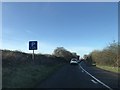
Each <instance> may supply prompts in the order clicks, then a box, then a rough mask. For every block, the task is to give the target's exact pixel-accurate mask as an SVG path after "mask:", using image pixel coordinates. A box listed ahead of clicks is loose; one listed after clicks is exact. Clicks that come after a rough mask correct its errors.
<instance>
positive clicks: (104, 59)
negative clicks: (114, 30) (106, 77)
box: [88, 42, 120, 67]
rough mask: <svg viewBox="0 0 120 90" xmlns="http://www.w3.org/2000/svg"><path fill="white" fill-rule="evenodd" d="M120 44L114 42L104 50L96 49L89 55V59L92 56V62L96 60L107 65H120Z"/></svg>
mask: <svg viewBox="0 0 120 90" xmlns="http://www.w3.org/2000/svg"><path fill="white" fill-rule="evenodd" d="M119 51H120V45H118V43H116V42H113V43H111V44H110V45H109V46H107V47H105V48H104V49H103V50H101V51H99V50H94V51H92V52H91V53H90V54H89V55H88V56H89V57H88V60H90V57H92V62H96V64H98V65H107V66H114V67H118V66H119V64H118V63H119V62H120V59H119V58H120V54H119Z"/></svg>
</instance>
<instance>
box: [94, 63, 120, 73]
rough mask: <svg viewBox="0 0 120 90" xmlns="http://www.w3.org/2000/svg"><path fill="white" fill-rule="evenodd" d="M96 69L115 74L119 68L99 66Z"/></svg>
mask: <svg viewBox="0 0 120 90" xmlns="http://www.w3.org/2000/svg"><path fill="white" fill-rule="evenodd" d="M96 67H98V68H100V69H104V70H107V71H111V72H115V73H120V71H119V70H120V67H112V66H101V65H96Z"/></svg>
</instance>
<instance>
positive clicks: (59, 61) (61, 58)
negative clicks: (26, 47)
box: [1, 47, 76, 88]
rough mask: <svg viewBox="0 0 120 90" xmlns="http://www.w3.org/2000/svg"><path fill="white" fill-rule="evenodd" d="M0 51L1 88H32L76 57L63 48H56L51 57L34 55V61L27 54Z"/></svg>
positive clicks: (30, 55)
mask: <svg viewBox="0 0 120 90" xmlns="http://www.w3.org/2000/svg"><path fill="white" fill-rule="evenodd" d="M1 51H2V87H3V88H34V87H35V86H36V85H37V84H38V83H40V82H41V81H42V80H44V79H46V78H47V77H48V76H50V75H52V74H53V73H54V72H55V71H57V70H58V69H59V68H60V67H61V66H63V65H65V64H66V63H68V62H69V61H70V59H71V58H72V57H76V54H72V53H71V52H69V51H67V50H66V49H64V48H63V47H58V48H56V49H55V50H54V52H53V54H52V55H50V54H35V60H34V61H33V60H32V54H29V53H24V52H20V51H11V50H1ZM68 56H69V57H68Z"/></svg>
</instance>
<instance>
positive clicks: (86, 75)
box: [37, 62, 118, 90]
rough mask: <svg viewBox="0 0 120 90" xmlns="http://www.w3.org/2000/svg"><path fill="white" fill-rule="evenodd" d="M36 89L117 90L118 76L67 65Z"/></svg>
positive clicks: (89, 67)
mask: <svg viewBox="0 0 120 90" xmlns="http://www.w3.org/2000/svg"><path fill="white" fill-rule="evenodd" d="M37 88H61V89H62V88H101V89H106V90H114V89H118V74H115V73H111V72H107V71H104V70H101V69H98V68H96V67H91V66H88V65H87V64H86V63H85V62H81V63H79V64H78V65H70V64H67V65H65V66H63V67H62V68H61V69H59V70H58V71H57V72H56V73H55V74H54V75H52V76H51V77H49V78H48V79H47V80H45V81H43V82H42V83H41V84H40V85H38V87H37Z"/></svg>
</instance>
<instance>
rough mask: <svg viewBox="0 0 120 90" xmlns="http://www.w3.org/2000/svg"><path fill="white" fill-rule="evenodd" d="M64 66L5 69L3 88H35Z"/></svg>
mask: <svg viewBox="0 0 120 90" xmlns="http://www.w3.org/2000/svg"><path fill="white" fill-rule="evenodd" d="M62 65H63V64H57V65H54V66H46V65H26V66H23V65H21V66H18V67H16V68H3V83H2V85H3V86H2V87H3V88H34V87H35V85H36V84H38V83H40V82H41V81H42V80H44V79H45V78H47V77H48V76H50V75H51V74H52V73H53V72H55V71H56V70H57V69H58V68H60V66H62Z"/></svg>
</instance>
